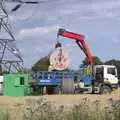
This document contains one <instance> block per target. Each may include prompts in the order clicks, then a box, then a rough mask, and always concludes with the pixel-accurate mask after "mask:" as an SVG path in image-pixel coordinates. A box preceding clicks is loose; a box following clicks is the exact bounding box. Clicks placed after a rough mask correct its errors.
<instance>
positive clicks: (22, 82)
mask: <svg viewBox="0 0 120 120" xmlns="http://www.w3.org/2000/svg"><path fill="white" fill-rule="evenodd" d="M24 83H25V80H24V77H20V85H24Z"/></svg>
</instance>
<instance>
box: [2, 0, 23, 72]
mask: <svg viewBox="0 0 120 120" xmlns="http://www.w3.org/2000/svg"><path fill="white" fill-rule="evenodd" d="M5 2H6V1H5V0H0V72H14V71H23V69H24V67H23V59H22V57H21V55H20V51H19V49H18V48H17V47H16V44H15V37H14V35H13V32H12V29H11V26H10V23H9V18H8V13H7V10H6V8H5Z"/></svg>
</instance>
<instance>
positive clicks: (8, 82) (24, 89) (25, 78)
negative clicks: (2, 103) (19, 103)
mask: <svg viewBox="0 0 120 120" xmlns="http://www.w3.org/2000/svg"><path fill="white" fill-rule="evenodd" d="M3 83H4V84H3V85H4V86H3V93H4V96H25V95H29V94H30V85H29V74H28V73H10V74H4V82H3Z"/></svg>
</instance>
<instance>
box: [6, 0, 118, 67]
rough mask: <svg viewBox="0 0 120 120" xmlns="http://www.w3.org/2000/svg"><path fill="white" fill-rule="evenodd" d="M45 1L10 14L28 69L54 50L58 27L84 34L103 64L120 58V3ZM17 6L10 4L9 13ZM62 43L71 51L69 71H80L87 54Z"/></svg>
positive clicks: (67, 41)
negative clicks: (70, 69) (77, 69)
mask: <svg viewBox="0 0 120 120" xmlns="http://www.w3.org/2000/svg"><path fill="white" fill-rule="evenodd" d="M38 1H41V0H38ZM42 1H44V2H41V3H40V4H39V5H25V4H24V5H22V7H21V8H20V9H18V10H17V11H16V12H14V13H11V12H10V13H9V15H10V16H9V19H10V22H11V25H12V27H13V32H14V35H15V38H16V43H17V46H18V48H19V49H20V51H21V54H22V57H23V59H24V64H25V67H26V68H30V67H31V66H32V65H33V64H34V63H35V62H36V61H37V60H39V59H40V58H42V57H44V56H46V55H48V54H49V52H51V51H52V50H54V46H55V44H56V42H57V37H56V35H57V31H58V29H59V28H64V29H66V30H68V31H71V32H75V33H78V34H83V35H84V36H85V39H86V42H87V44H88V46H89V48H90V50H91V52H92V54H93V55H94V56H98V57H100V59H101V60H102V61H107V60H109V59H113V58H114V59H120V47H119V46H120V39H119V38H120V22H119V21H120V0H42ZM15 5H16V3H14V4H13V3H9V4H8V11H9V10H10V9H11V8H13V7H14V6H15ZM60 42H61V43H62V44H63V46H64V47H65V48H66V49H67V50H68V54H69V56H70V59H71V64H70V68H74V69H76V68H78V67H79V65H80V64H81V63H82V60H83V59H84V57H85V55H84V53H83V52H82V51H81V50H80V48H79V47H78V46H77V45H76V43H75V41H73V40H71V39H68V38H63V37H60Z"/></svg>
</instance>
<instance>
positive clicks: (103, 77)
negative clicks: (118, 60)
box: [94, 65, 119, 92]
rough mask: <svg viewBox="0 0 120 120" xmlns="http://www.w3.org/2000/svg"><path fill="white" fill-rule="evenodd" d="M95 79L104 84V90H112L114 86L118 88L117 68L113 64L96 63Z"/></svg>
mask: <svg viewBox="0 0 120 120" xmlns="http://www.w3.org/2000/svg"><path fill="white" fill-rule="evenodd" d="M94 73H95V81H96V82H97V83H98V84H101V85H102V87H101V88H102V91H103V89H104V90H105V91H104V92H107V90H108V89H109V91H112V89H113V88H118V81H119V80H118V76H117V68H116V66H113V65H96V66H95V68H94Z"/></svg>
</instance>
